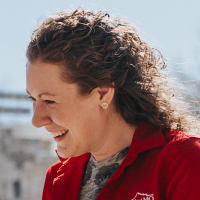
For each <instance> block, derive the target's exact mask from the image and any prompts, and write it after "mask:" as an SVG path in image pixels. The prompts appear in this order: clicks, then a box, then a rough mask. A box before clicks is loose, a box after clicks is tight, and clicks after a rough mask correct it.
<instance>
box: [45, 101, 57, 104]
mask: <svg viewBox="0 0 200 200" xmlns="http://www.w3.org/2000/svg"><path fill="white" fill-rule="evenodd" d="M44 102H45V103H46V104H54V103H55V101H51V100H44Z"/></svg>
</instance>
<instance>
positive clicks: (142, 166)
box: [42, 122, 200, 200]
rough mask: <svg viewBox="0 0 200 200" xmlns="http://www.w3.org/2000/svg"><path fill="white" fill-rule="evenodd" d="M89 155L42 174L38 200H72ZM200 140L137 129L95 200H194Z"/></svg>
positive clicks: (197, 194)
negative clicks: (41, 190) (42, 180)
mask: <svg viewBox="0 0 200 200" xmlns="http://www.w3.org/2000/svg"><path fill="white" fill-rule="evenodd" d="M89 157H90V154H89V153H87V154H84V155H82V156H80V157H76V158H69V159H67V160H64V161H63V162H61V161H59V162H57V163H56V164H54V165H53V166H51V167H50V168H49V169H48V171H47V176H46V180H45V185H44V192H43V198H42V200H76V199H78V196H79V191H80V187H81V182H82V178H83V174H84V169H85V164H86V163H87V161H88V159H89ZM199 190H200V138H199V137H197V136H191V135H189V134H187V133H184V132H180V131H174V130H169V129H165V130H161V129H160V128H158V127H155V126H153V125H151V124H148V123H144V122H143V123H140V124H139V126H138V128H137V129H136V131H135V134H134V137H133V141H132V144H131V148H130V150H129V152H128V155H127V157H126V158H125V159H124V161H123V162H122V164H121V165H120V166H119V168H118V170H117V171H116V172H115V174H113V176H112V177H111V178H110V179H109V181H108V182H107V183H106V184H105V186H104V187H103V189H102V190H101V192H100V194H99V196H98V197H97V200H110V199H112V200H122V199H123V200H141V199H142V200H144V199H145V200H147V199H148V200H164V199H166V200H179V199H181V200H188V199H192V200H199V199H200V192H199Z"/></svg>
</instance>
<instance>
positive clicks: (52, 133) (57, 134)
mask: <svg viewBox="0 0 200 200" xmlns="http://www.w3.org/2000/svg"><path fill="white" fill-rule="evenodd" d="M64 133H66V131H57V132H51V135H52V136H53V137H56V136H59V135H62V134H64Z"/></svg>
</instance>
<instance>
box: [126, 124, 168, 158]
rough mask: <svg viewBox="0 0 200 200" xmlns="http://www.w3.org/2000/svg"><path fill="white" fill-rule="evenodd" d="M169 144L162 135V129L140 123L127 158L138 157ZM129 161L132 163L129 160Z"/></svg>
mask: <svg viewBox="0 0 200 200" xmlns="http://www.w3.org/2000/svg"><path fill="white" fill-rule="evenodd" d="M166 144H167V142H166V140H165V138H164V136H163V134H162V128H161V127H157V126H155V125H153V124H151V123H148V122H140V123H139V124H138V126H137V128H136V130H135V133H134V136H133V140H132V143H131V148H130V150H129V153H128V156H127V157H132V158H133V157H134V158H135V157H136V156H137V154H139V153H141V152H143V151H146V150H148V149H152V148H155V147H159V146H164V145H166ZM129 161H132V159H131V158H129Z"/></svg>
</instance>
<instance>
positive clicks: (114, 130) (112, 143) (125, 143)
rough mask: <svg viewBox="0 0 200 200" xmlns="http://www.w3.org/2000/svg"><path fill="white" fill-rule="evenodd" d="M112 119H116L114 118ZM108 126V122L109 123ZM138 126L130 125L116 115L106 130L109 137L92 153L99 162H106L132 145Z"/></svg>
mask: <svg viewBox="0 0 200 200" xmlns="http://www.w3.org/2000/svg"><path fill="white" fill-rule="evenodd" d="M110 119H114V118H113V117H112V118H110ZM107 124H108V122H107ZM136 128H137V126H134V125H130V124H128V123H127V122H125V121H124V119H123V118H122V117H121V116H119V114H116V116H115V120H114V121H113V120H112V123H111V124H110V126H109V128H107V130H105V131H106V132H107V135H108V137H107V138H105V139H104V140H103V144H102V145H101V146H100V148H98V149H97V150H96V151H94V152H91V153H92V155H93V156H94V158H95V159H96V160H97V161H101V160H105V159H107V158H109V157H111V156H113V155H115V154H116V153H118V152H120V151H122V150H123V149H125V148H126V147H129V146H130V145H131V142H132V139H133V136H134V132H135V130H136Z"/></svg>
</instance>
